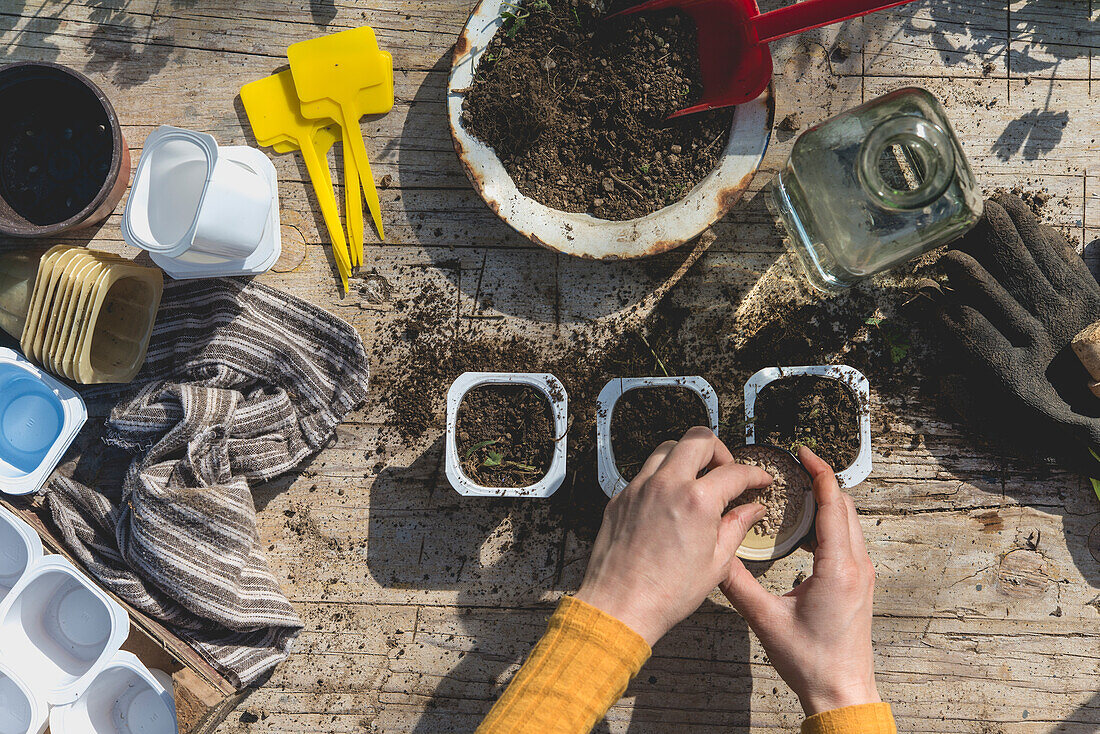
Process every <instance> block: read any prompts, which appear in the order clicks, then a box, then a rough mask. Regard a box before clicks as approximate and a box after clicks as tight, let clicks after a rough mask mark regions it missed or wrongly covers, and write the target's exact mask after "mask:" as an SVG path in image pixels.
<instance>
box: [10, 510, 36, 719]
mask: <svg viewBox="0 0 1100 734" xmlns="http://www.w3.org/2000/svg"><path fill="white" fill-rule="evenodd" d="M40 558H42V539H41V538H39V537H38V533H36V532H34V530H33V529H32V528H31V526H30V525H27V523H25V522H23V521H22V520H20V519H19V518H18V517H16V516H15V515H13V514H12V513H11V512H8V511H7V510H5V509H4V508H3V507H0V602H3V601H4V599H6V598H7V596H8V594H9V593H10V592H11V590H12V589H13V588H14V587H15V585H16V584H18V583H19V580H20V579H21V578H23V577H24V576H25V575H26V574H27V572H28V571H30V570H31V567H33V566H34V565H35V564H36V563H38V561H39V559H40ZM0 734H4V730H3V728H0Z"/></svg>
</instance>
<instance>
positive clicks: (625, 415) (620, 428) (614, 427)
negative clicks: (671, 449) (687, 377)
mask: <svg viewBox="0 0 1100 734" xmlns="http://www.w3.org/2000/svg"><path fill="white" fill-rule="evenodd" d="M709 423H710V418H709V416H708V415H707V406H706V405H705V404H704V403H703V401H702V400H701V399H700V398H699V396H698V395H697V394H695V392H693V391H692V390H689V389H687V388H686V387H648V388H645V387H642V388H636V389H634V390H630V391H628V392H627V393H626V394H624V395H623V396H622V397H621V398H619V402H617V403H616V404H615V410H614V412H612V414H611V449H612V451H613V452H614V454H615V465H616V466H617V467H618V469H619V473H620V474H622V475H623V478H624V479H626V480H627V481H628V482H629V481H630V480H631V479H633V478H634V477H636V476H637V475H638V472H639V471H641V469H642V464H644V463H645V460H646V459H648V458H649V455H650V454H652V453H653V450H654V449H655V448H657V447H658V446H660V445H661V444H662V443H664V442H665V441H678V440H680V439H681V438H682V437H683V435H684V433H686V432H687V430H688V429H689V428H692V427H694V426H705V425H708V424H709Z"/></svg>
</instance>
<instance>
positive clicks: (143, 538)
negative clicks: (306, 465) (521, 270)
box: [45, 279, 368, 687]
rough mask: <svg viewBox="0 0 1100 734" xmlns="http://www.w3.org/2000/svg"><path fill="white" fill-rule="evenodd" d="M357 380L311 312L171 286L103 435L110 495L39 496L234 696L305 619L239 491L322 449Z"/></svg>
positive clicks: (334, 329)
mask: <svg viewBox="0 0 1100 734" xmlns="http://www.w3.org/2000/svg"><path fill="white" fill-rule="evenodd" d="M367 376H368V371H367V356H366V353H365V351H364V349H363V343H362V340H361V339H360V338H359V334H358V333H357V332H356V331H355V330H354V329H353V328H352V327H351V326H349V325H348V324H346V323H344V322H343V321H340V320H339V319H337V318H335V317H333V316H331V315H330V314H328V313H326V312H324V311H322V310H321V309H319V308H316V307H314V306H312V305H310V304H308V303H305V302H304V301H301V300H298V299H296V298H293V297H291V296H288V295H285V294H283V293H280V292H278V291H276V290H273V289H271V288H268V287H267V286H264V285H261V284H258V283H246V282H243V281H237V280H228V279H219V280H209V281H202V282H196V281H185V282H172V283H170V284H169V285H168V286H167V287H166V288H165V290H164V300H163V303H162V305H161V310H160V313H159V315H158V317H157V324H156V327H155V329H154V332H153V338H152V341H151V343H150V347H149V355H148V359H147V362H146V364H145V366H144V368H143V369H142V372H141V374H139V375H138V378H137V380H136V381H135V383H133V386H131V389H130V392H129V393H128V396H127V397H125V398H124V399H123V400H122V401H121V402H119V403H118V404H117V405H116V406H115V407H114V409H113V410H112V411H111V414H110V417H109V418H108V420H107V424H106V428H105V436H104V440H105V441H106V442H107V443H108V444H110V445H112V446H115V447H119V448H121V449H124V450H125V451H126V452H127V453H129V454H130V455H132V457H133V458H132V461H131V463H130V466H129V470H128V471H127V472H126V474H125V478H124V479H123V480H122V483H121V486H114V487H112V486H108V485H106V484H102V483H101V482H99V481H98V480H97V481H96V482H95V484H96V486H94V487H92V486H87V485H86V484H84V483H81V482H79V481H76V480H75V479H72V478H66V477H60V476H58V477H55V478H54V479H53V480H52V481H51V483H50V484H49V486H48V487H47V489H46V490H45V492H46V498H47V502H48V504H49V507H50V511H51V513H52V515H53V519H54V521H55V522H56V524H57V525H58V527H59V529H60V531H61V535H62V538H63V540H64V541H65V542H66V544H67V545H68V546H69V548H70V549H71V550H72V551H73V553H74V554H76V555H77V556H78V557H79V558H80V560H81V561H82V562H83V563H84V565H85V566H86V567H87V569H88V570H89V571H90V572H91V573H92V574H94V575H95V576H96V577H98V578H99V580H100V581H101V582H103V584H104V585H105V586H107V587H108V588H109V589H111V591H113V592H114V593H116V594H117V595H118V596H119V597H120V598H122V599H125V600H126V601H127V602H128V603H130V604H132V605H133V606H134V607H136V608H137V609H140V610H141V611H143V612H145V613H146V614H148V615H150V616H152V617H154V618H157V619H159V620H161V621H163V622H164V623H165V624H166V625H167V626H168V627H169V628H170V629H172V630H173V631H174V632H176V633H177V634H179V635H180V636H181V637H182V638H184V639H186V640H187V641H188V642H189V643H191V644H192V646H193V647H194V648H195V649H196V650H198V651H199V652H200V653H201V654H202V655H204V656H205V657H206V658H207V659H208V660H209V661H210V662H211V664H212V665H214V666H215V667H216V668H217V669H218V670H220V671H221V672H222V673H223V674H224V675H226V677H227V678H228V679H229V680H231V681H233V682H234V683H235V684H236V685H237V686H238V687H241V686H244V685H248V684H251V683H253V682H256V681H257V679H259V678H261V676H263V675H264V674H265V673H267V672H268V671H269V670H271V669H272V668H273V667H274V666H275V665H277V664H278V663H279V662H280V661H281V660H283V659H284V658H286V656H287V654H288V653H289V649H290V645H291V643H292V642H293V640H294V638H295V637H296V636H297V634H298V632H299V631H300V630H301V628H302V623H301V620H300V619H299V617H298V615H297V614H296V613H295V611H294V609H293V608H292V607H291V605H290V603H289V602H288V601H287V599H286V597H285V596H284V595H283V593H282V591H281V590H280V588H279V583H278V581H276V579H275V577H274V576H273V575H272V573H271V570H270V569H269V568H268V565H267V561H266V560H265V558H264V555H263V552H262V549H261V547H260V545H259V539H258V535H257V531H256V510H255V507H254V505H253V502H252V493H251V491H250V487H251V486H254V485H256V484H257V483H260V482H266V481H269V480H272V479H274V478H275V477H278V476H280V475H282V474H285V473H287V472H289V471H292V470H294V469H295V468H296V467H298V466H299V465H300V464H301V463H302V462H303V461H304V460H305V459H306V458H308V457H310V456H312V455H313V454H316V453H317V452H318V451H319V450H320V449H321V448H322V447H323V446H324V445H325V444H326V443H327V442H328V441H329V440H330V439H332V437H333V435H334V433H335V428H336V426H337V424H339V423H340V422H341V421H342V420H343V419H344V417H345V416H346V415H347V414H348V413H349V412H350V411H352V410H354V409H355V408H357V407H359V406H360V405H362V404H363V402H364V401H365V400H366V395H367V392H366V390H367ZM134 386H136V387H134ZM82 458H83V457H82ZM91 483H92V482H89V484H91Z"/></svg>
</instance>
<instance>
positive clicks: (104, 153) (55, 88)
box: [0, 66, 117, 227]
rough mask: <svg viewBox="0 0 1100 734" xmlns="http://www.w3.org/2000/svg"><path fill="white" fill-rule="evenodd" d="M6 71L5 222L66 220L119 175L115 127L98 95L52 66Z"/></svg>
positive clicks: (1, 173)
mask: <svg viewBox="0 0 1100 734" xmlns="http://www.w3.org/2000/svg"><path fill="white" fill-rule="evenodd" d="M5 71H6V72H7V73H0V107H2V108H3V110H4V113H3V114H2V115H0V198H2V199H3V202H2V203H0V215H3V216H2V218H3V219H4V220H6V221H5V222H3V224H4V225H6V226H12V225H13V224H14V225H16V226H24V227H27V226H31V227H44V226H48V225H53V224H57V223H60V222H64V221H66V220H68V219H71V218H72V217H75V216H77V215H78V214H80V213H81V212H82V211H83V210H84V209H85V208H87V207H88V206H89V205H90V204H92V203H93V201H95V200H96V198H97V197H99V196H100V194H101V192H102V190H103V189H104V185H105V182H107V180H108V178H110V177H112V174H114V175H117V166H116V167H115V168H114V169H113V167H112V163H113V158H114V155H115V145H116V143H115V139H114V131H113V129H112V122H111V120H110V118H109V117H108V114H107V111H106V110H105V109H104V104H103V102H102V101H101V100H100V99H99V98H98V97H97V96H96V94H95V93H94V92H93V91H92V90H91V89H89V88H88V87H87V86H85V85H84V84H82V83H81V82H80V81H79V80H78V79H77V78H75V77H72V76H69V75H68V73H67V72H65V71H57V70H56V69H55V68H54V67H50V66H43V67H26V66H24V67H10V71H8V70H5ZM5 204H6V206H5ZM7 220H10V221H7Z"/></svg>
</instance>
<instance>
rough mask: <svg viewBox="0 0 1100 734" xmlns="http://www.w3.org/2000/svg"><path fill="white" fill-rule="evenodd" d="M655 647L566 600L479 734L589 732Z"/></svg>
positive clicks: (603, 616)
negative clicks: (651, 647)
mask: <svg viewBox="0 0 1100 734" xmlns="http://www.w3.org/2000/svg"><path fill="white" fill-rule="evenodd" d="M650 653H651V651H650V649H649V645H647V644H646V641H645V640H643V639H642V638H641V637H640V636H639V635H638V633H637V632H635V631H634V630H632V629H630V627H628V626H627V625H625V624H623V623H622V622H620V621H619V620H618V619H615V618H614V617H612V616H611V615H610V614H606V613H605V612H602V611H600V610H599V609H596V608H595V607H593V606H590V605H588V604H585V603H584V602H582V601H578V600H577V599H574V598H573V597H570V596H566V597H562V600H561V602H560V603H559V604H558V609H557V611H555V612H554V615H553V616H552V617H551V618H550V624H549V626H548V628H547V630H546V634H545V635H543V637H542V639H541V640H539V643H538V644H537V645H536V646H535V649H534V650H532V651H531V655H530V656H529V657H528V658H527V662H526V663H524V664H523V667H522V668H520V670H519V672H518V673H516V676H515V678H513V679H512V682H511V683H510V684H509V685H508V689H507V690H506V691H505V692H504V695H503V696H501V698H500V700H499V701H497V703H496V705H495V706H493V710H492V711H490V712H489V716H488V717H486V719H485V721H483V722H482V724H481V726H480V727H478V730H477V731H478V734H504V733H505V732H508V733H509V734H511V733H516V732H539V733H540V734H543V733H545V734H580V733H581V732H587V731H589V730H590V729H591V728H592V727H593V726H594V725H595V724H596V722H597V721H598V720H600V719H601V718H603V715H604V714H605V713H607V709H609V708H611V705H612V704H613V703H615V702H616V701H618V700H619V698H620V697H621V696H622V695H623V692H624V691H625V690H626V686H627V684H628V683H629V682H630V679H631V678H633V677H634V676H635V675H637V674H638V671H639V670H640V669H641V667H642V664H643V663H645V661H646V660H648V659H649V656H650Z"/></svg>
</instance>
